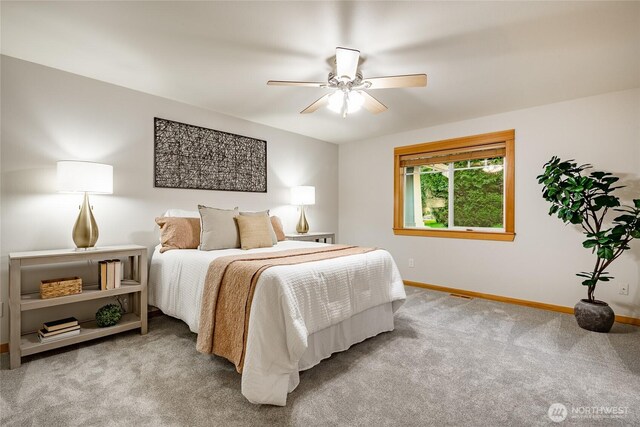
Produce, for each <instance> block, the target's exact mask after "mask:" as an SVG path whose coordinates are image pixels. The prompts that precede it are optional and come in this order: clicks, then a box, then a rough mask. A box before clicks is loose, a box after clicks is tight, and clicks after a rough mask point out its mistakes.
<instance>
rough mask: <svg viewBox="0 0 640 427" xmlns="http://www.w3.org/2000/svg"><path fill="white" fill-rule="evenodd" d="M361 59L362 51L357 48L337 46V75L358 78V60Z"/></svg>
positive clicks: (352, 78)
mask: <svg viewBox="0 0 640 427" xmlns="http://www.w3.org/2000/svg"><path fill="white" fill-rule="evenodd" d="M359 60H360V51H359V50H355V49H347V48H345V47H337V48H336V77H338V79H339V78H340V77H347V78H348V79H349V80H354V79H355V78H356V72H357V71H358V61H359Z"/></svg>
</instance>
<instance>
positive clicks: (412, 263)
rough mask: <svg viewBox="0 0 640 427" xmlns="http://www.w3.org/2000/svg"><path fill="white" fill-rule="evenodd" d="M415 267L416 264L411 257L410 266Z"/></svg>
mask: <svg viewBox="0 0 640 427" xmlns="http://www.w3.org/2000/svg"><path fill="white" fill-rule="evenodd" d="M413 267H415V264H414V262H413V258H409V268H413Z"/></svg>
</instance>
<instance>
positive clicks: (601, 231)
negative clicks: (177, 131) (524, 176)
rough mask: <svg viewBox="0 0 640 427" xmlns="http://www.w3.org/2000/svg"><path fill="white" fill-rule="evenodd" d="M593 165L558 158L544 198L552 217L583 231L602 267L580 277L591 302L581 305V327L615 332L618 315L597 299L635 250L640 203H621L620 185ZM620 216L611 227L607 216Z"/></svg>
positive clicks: (545, 181) (548, 172)
mask: <svg viewBox="0 0 640 427" xmlns="http://www.w3.org/2000/svg"><path fill="white" fill-rule="evenodd" d="M590 169H592V166H591V165H589V164H584V165H579V166H578V164H577V163H574V161H573V160H561V159H559V158H558V157H556V156H554V157H552V158H551V160H549V161H548V162H547V163H546V164H545V165H544V173H543V174H541V175H539V176H538V177H537V178H538V183H540V184H542V185H543V189H542V197H544V199H545V200H547V201H548V202H550V203H551V208H550V209H549V215H556V216H557V217H558V218H560V219H561V220H562V221H563V222H565V223H567V224H569V223H570V224H577V225H580V226H582V229H583V232H584V234H585V235H586V237H587V238H586V240H585V241H584V242H582V246H584V247H585V248H587V249H591V251H592V253H594V254H595V255H596V262H595V265H594V267H593V269H592V270H591V271H583V272H580V273H578V274H577V276H580V277H581V278H583V279H584V280H583V281H582V284H583V285H584V286H586V287H587V298H586V299H582V300H580V301H579V302H578V303H577V304H576V306H575V309H574V313H575V316H576V320H577V322H578V325H580V327H582V328H584V329H588V330H590V331H596V332H609V330H611V327H612V326H613V322H614V320H615V314H614V312H613V310H612V309H611V307H609V305H608V304H607V303H606V302H603V301H599V300H597V299H595V297H594V292H595V290H596V285H597V284H598V282H608V281H610V280H611V279H613V277H612V276H611V275H610V274H609V273H608V272H607V271H606V269H607V268H608V267H609V266H610V265H611V263H612V262H614V261H615V260H616V259H618V258H619V257H620V255H622V254H623V253H624V251H626V250H627V249H629V248H630V247H629V242H631V240H633V239H637V238H640V199H634V200H633V206H624V205H621V204H620V199H619V198H618V197H617V196H615V195H613V192H614V191H615V190H616V189H619V188H623V186H615V183H616V182H617V181H618V180H619V178H618V177H615V176H613V175H612V174H610V173H608V172H600V171H592V172H589V170H590ZM610 210H613V211H616V212H617V213H618V215H616V216H615V218H614V219H613V221H612V222H611V223H608V224H607V223H605V216H606V215H607V213H608V212H609V211H610Z"/></svg>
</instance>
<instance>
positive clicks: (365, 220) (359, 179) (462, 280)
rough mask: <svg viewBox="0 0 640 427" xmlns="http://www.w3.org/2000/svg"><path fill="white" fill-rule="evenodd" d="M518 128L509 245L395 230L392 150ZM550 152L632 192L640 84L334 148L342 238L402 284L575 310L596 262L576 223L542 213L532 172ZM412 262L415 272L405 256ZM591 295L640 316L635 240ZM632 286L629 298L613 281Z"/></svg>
mask: <svg viewBox="0 0 640 427" xmlns="http://www.w3.org/2000/svg"><path fill="white" fill-rule="evenodd" d="M505 129H515V130H516V233H517V236H516V238H515V241H514V242H512V243H511V242H491V241H480V240H461V239H443V238H428V237H414V236H395V235H394V234H393V231H392V224H393V148H394V147H396V146H402V145H409V144H416V143H420V142H428V141H436V140H441V139H446V138H454V137H461V136H466V135H474V134H480V133H486V132H493V131H501V130H505ZM553 155H558V156H560V157H561V158H575V159H576V160H577V161H578V162H580V163H592V164H593V165H595V167H596V168H599V169H602V170H605V171H610V172H613V173H614V174H616V175H618V176H620V177H622V178H623V180H622V181H623V183H625V184H627V185H628V188H626V189H624V190H621V191H620V193H621V194H622V195H623V196H624V197H625V198H626V199H627V200H630V199H631V197H635V198H640V89H635V90H629V91H623V92H615V93H609V94H604V95H599V96H594V97H589V98H583V99H577V100H573V101H568V102H562V103H557V104H552V105H545V106H540V107H536V108H529V109H526V110H519V111H513V112H509V113H504V114H498V115H493V116H488V117H482V118H477V119H472V120H466V121H462V122H458V123H450V124H446V125H441V126H435V127H430V128H425V129H419V130H415V131H410V132H405V133H400V134H396V135H389V136H384V137H379V138H375V139H370V140H366V141H360V142H356V143H350V144H346V145H341V146H340V215H339V218H340V228H339V230H340V238H341V241H342V242H344V243H356V244H361V245H374V246H380V247H383V248H386V249H387V250H389V251H390V252H391V254H392V255H393V256H394V258H395V260H396V262H397V263H398V266H399V267H400V271H401V273H402V276H403V278H404V279H405V280H412V281H417V282H423V283H430V284H436V285H441V286H447V287H453V288H458V289H464V290H471V291H477V292H484V293H489V294H496V295H502V296H508V297H512V298H521V299H525V300H531V301H539V302H544V303H550V304H558V305H562V306H571V307H572V306H573V305H574V304H575V303H576V302H577V300H578V299H580V298H585V297H586V290H585V288H584V287H583V286H582V285H580V281H581V279H580V278H578V277H576V276H575V273H576V272H579V271H583V270H589V269H590V268H592V266H593V264H594V262H595V258H594V257H593V255H591V253H590V252H589V251H588V250H586V249H583V248H582V245H581V242H582V240H584V238H583V235H582V234H581V232H580V229H579V228H577V227H574V226H565V225H564V224H563V223H562V222H561V221H560V220H558V219H557V218H555V217H549V216H548V215H547V212H548V208H549V206H548V204H547V202H545V201H544V200H543V199H542V197H541V187H540V185H538V184H537V181H536V179H535V177H536V175H538V174H540V172H541V166H542V165H543V164H544V163H545V162H546V161H547V160H548V159H550V158H551V156H553ZM409 258H414V259H415V268H409V267H408V259H409ZM609 270H610V272H611V273H612V274H613V275H614V276H615V278H616V280H615V281H614V282H612V283H610V284H606V283H604V284H603V283H601V284H599V285H598V288H597V290H596V297H597V298H599V299H602V300H605V301H608V302H609V303H610V304H611V305H612V307H613V309H614V311H615V312H616V314H619V315H625V316H633V317H640V285H639V281H640V242H638V241H635V242H634V243H633V244H632V250H631V251H628V252H627V253H626V254H624V255H623V256H622V257H621V258H619V259H618V260H617V261H616V262H615V263H614V264H612V268H610V269H609ZM620 283H626V284H629V285H630V292H629V295H628V296H621V295H619V294H618V285H619V284H620Z"/></svg>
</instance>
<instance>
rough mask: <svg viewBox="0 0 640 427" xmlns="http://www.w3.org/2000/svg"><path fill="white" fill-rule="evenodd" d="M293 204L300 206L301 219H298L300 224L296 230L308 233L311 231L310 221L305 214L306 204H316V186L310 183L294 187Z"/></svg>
mask: <svg viewBox="0 0 640 427" xmlns="http://www.w3.org/2000/svg"><path fill="white" fill-rule="evenodd" d="M291 204H292V205H299V206H300V220H298V225H296V231H297V232H298V233H300V234H305V233H307V232H308V231H309V223H308V222H307V217H306V216H305V214H304V206H305V205H315V204H316V187H312V186H309V185H302V186H298V187H292V188H291Z"/></svg>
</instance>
